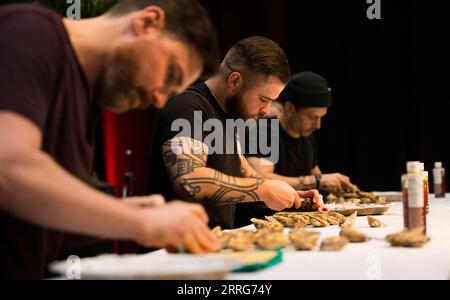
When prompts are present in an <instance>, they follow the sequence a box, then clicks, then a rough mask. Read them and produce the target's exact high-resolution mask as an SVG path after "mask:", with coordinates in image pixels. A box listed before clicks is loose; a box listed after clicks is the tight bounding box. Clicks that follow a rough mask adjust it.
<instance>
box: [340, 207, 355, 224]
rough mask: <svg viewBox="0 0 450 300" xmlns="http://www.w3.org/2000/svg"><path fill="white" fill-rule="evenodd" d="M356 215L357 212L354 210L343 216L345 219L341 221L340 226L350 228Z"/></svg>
mask: <svg viewBox="0 0 450 300" xmlns="http://www.w3.org/2000/svg"><path fill="white" fill-rule="evenodd" d="M357 216H358V212H356V211H355V212H354V213H352V214H351V215H350V216H348V217H347V218H345V220H344V221H343V222H341V224H340V226H341V227H342V228H352V227H353V224H354V223H355V220H356V217H357Z"/></svg>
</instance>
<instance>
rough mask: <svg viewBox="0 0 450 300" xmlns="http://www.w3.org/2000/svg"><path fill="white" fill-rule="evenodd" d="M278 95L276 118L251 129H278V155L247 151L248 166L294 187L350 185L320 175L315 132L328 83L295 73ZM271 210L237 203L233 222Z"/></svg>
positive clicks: (327, 101)
mask: <svg viewBox="0 0 450 300" xmlns="http://www.w3.org/2000/svg"><path fill="white" fill-rule="evenodd" d="M281 98H284V99H283V100H284V109H283V112H282V113H281V114H280V115H279V120H278V119H276V118H273V119H270V120H269V126H268V127H267V128H264V129H262V128H255V129H254V130H257V131H259V130H268V131H269V132H270V131H276V132H277V134H278V137H279V158H278V159H277V161H273V160H271V159H269V158H268V157H267V155H263V154H262V153H257V154H256V155H252V154H249V155H247V159H248V161H249V163H250V165H251V166H252V167H253V168H254V169H255V170H256V171H257V172H258V173H260V174H262V175H263V176H265V177H267V178H270V179H275V180H281V181H283V182H285V183H288V184H289V185H291V186H292V187H293V188H295V189H297V190H310V189H318V190H320V191H325V192H336V191H337V192H338V191H341V190H342V189H343V188H345V187H347V186H349V185H350V184H351V183H350V179H349V178H348V177H347V176H345V175H342V174H339V173H335V174H322V171H321V170H320V168H319V164H318V158H317V144H316V139H315V136H314V132H315V131H316V130H319V129H320V127H321V120H322V118H323V117H324V116H325V115H326V114H327V112H328V108H329V107H330V106H331V89H330V88H329V87H328V82H327V81H326V80H325V79H324V78H323V77H322V76H320V75H318V74H315V73H313V72H302V73H298V74H295V75H293V76H292V78H291V80H290V81H289V83H288V85H287V87H286V88H285V90H284V91H283V93H282V94H281ZM278 121H279V122H278ZM275 122H276V124H278V123H279V125H280V126H277V127H276V129H275V127H274V126H272V125H273V124H275ZM267 135H268V136H270V134H267ZM274 213H275V211H273V210H268V209H265V208H260V207H254V206H250V205H240V206H239V207H238V209H237V211H236V223H237V224H238V225H245V224H246V223H245V222H246V220H247V219H248V218H249V217H250V216H256V217H258V218H261V217H264V216H267V215H273V214H274Z"/></svg>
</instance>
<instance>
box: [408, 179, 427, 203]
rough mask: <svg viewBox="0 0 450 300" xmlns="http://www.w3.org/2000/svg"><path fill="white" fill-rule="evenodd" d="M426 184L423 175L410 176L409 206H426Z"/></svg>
mask: <svg viewBox="0 0 450 300" xmlns="http://www.w3.org/2000/svg"><path fill="white" fill-rule="evenodd" d="M423 190H424V185H423V177H422V176H420V175H419V176H411V177H409V178H408V207H412V208H422V207H424V206H425V199H424V192H423Z"/></svg>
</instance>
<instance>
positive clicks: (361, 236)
mask: <svg viewBox="0 0 450 300" xmlns="http://www.w3.org/2000/svg"><path fill="white" fill-rule="evenodd" d="M340 236H343V237H346V238H347V239H348V240H349V242H350V243H363V242H366V241H367V235H366V234H365V233H364V232H362V231H358V230H354V229H351V228H344V229H342V230H341V233H340Z"/></svg>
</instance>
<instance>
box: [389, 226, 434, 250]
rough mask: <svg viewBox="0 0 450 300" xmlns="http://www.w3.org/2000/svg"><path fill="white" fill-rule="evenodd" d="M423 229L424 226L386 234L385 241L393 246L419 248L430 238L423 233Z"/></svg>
mask: <svg viewBox="0 0 450 300" xmlns="http://www.w3.org/2000/svg"><path fill="white" fill-rule="evenodd" d="M424 230H425V228H424V227H418V228H414V229H407V230H404V231H402V232H399V233H394V234H390V235H388V236H387V237H386V241H387V242H389V243H390V244H391V245H392V246H393V247H412V248H420V247H423V246H424V245H425V244H427V243H428V242H429V241H430V240H431V239H430V238H429V237H428V236H426V235H425V234H424Z"/></svg>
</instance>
